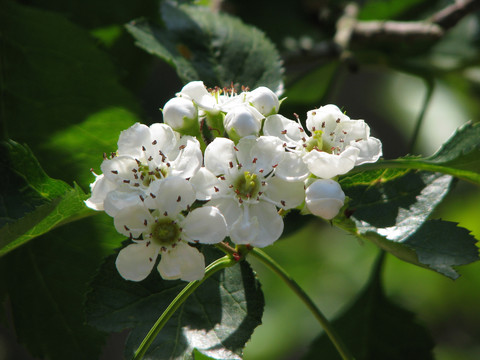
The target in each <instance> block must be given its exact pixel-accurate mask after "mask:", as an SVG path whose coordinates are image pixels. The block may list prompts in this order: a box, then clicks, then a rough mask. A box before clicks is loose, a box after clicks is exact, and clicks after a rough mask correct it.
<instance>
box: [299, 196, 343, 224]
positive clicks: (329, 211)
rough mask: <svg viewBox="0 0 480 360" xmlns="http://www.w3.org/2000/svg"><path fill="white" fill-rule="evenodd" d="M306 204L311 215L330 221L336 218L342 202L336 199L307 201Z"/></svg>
mask: <svg viewBox="0 0 480 360" xmlns="http://www.w3.org/2000/svg"><path fill="white" fill-rule="evenodd" d="M306 204H307V208H308V210H310V212H311V213H312V214H314V215H317V216H320V217H322V218H324V219H326V220H331V219H333V218H334V217H335V216H337V214H338V212H339V211H340V209H341V208H342V206H343V201H340V200H338V199H317V200H311V201H308V202H307V203H306Z"/></svg>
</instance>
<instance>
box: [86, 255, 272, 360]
mask: <svg viewBox="0 0 480 360" xmlns="http://www.w3.org/2000/svg"><path fill="white" fill-rule="evenodd" d="M205 250H208V252H209V253H210V256H207V262H209V261H212V260H214V259H215V258H218V257H220V256H221V253H219V252H218V251H212V250H210V249H205ZM114 261H115V256H112V257H110V258H108V259H107V261H106V263H105V264H104V265H103V266H102V268H101V269H100V271H99V273H98V275H97V277H96V278H95V280H94V281H93V283H92V288H93V291H92V292H91V293H90V294H89V297H88V302H87V316H88V318H89V323H90V324H91V325H93V326H95V327H97V328H99V329H101V330H104V331H109V332H111V331H121V330H124V329H132V332H131V333H130V336H129V338H128V340H127V348H126V358H130V357H131V356H132V355H133V353H134V351H135V350H136V349H137V347H138V346H139V345H140V343H141V341H142V340H143V338H144V337H145V335H146V334H147V332H148V331H149V330H150V328H151V326H152V325H153V324H154V322H155V321H156V320H157V318H158V317H159V316H160V315H161V314H162V312H163V311H164V310H165V309H166V308H167V306H168V305H169V304H170V302H171V301H172V300H173V298H174V297H175V296H176V295H177V294H178V293H179V292H180V291H181V289H183V287H184V286H185V285H186V284H187V283H186V282H183V281H171V280H170V281H169V280H162V279H161V278H160V276H159V275H158V272H157V271H155V270H154V271H153V272H152V274H151V275H150V276H149V277H148V278H147V279H145V280H144V281H142V282H139V283H134V282H130V281H126V280H124V279H123V278H121V277H120V275H119V274H118V272H117V270H116V268H115V264H114ZM263 306H264V299H263V294H262V292H261V290H260V284H259V283H258V282H257V280H256V279H255V275H254V274H253V272H252V270H251V268H250V266H249V265H248V264H247V263H246V262H241V263H240V264H239V265H235V266H234V267H231V268H227V269H225V270H222V271H221V272H219V273H217V274H215V275H213V276H212V277H210V278H209V279H207V280H206V281H205V283H203V284H202V285H201V286H200V287H199V288H198V289H197V290H196V291H195V292H194V293H193V294H192V295H191V296H190V297H189V298H188V299H187V301H186V302H185V303H184V304H183V305H182V306H181V308H180V309H178V310H177V312H176V313H175V314H174V315H173V317H172V318H171V319H170V320H169V321H168V323H167V324H166V326H165V327H164V328H163V329H162V330H161V331H160V333H159V335H158V337H157V338H156V339H155V341H154V342H153V344H152V345H151V347H150V349H149V351H148V352H147V353H146V355H145V359H157V360H159V359H171V360H173V359H179V360H180V359H193V354H192V352H193V350H194V349H195V348H196V349H197V351H199V352H201V353H202V354H205V355H207V356H211V357H213V358H216V359H240V358H241V354H242V349H243V347H244V346H245V343H246V342H247V341H248V340H249V338H250V336H251V334H252V332H253V330H254V329H255V327H257V326H258V325H259V324H260V323H261V317H262V314H263Z"/></svg>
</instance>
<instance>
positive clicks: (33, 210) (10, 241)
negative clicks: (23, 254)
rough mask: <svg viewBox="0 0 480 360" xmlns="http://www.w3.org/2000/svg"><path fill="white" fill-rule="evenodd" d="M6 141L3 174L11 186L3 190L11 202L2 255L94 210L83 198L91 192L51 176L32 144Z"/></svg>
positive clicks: (1, 232) (1, 235)
mask: <svg viewBox="0 0 480 360" xmlns="http://www.w3.org/2000/svg"><path fill="white" fill-rule="evenodd" d="M2 145H4V146H5V147H6V149H7V154H6V156H7V157H6V158H4V159H3V161H2V174H3V181H4V182H5V183H6V184H7V186H8V188H7V189H6V190H7V191H2V194H0V196H1V199H2V203H3V204H5V205H7V206H5V208H4V209H3V211H2V212H3V214H2V218H3V219H4V220H3V221H2V222H3V227H2V228H0V256H3V255H5V254H6V253H8V252H10V251H12V250H13V249H15V248H16V247H18V246H21V245H23V244H24V243H26V242H28V241H30V240H31V239H33V238H35V237H37V236H39V235H42V234H44V233H46V232H48V231H50V230H52V229H53V228H55V227H56V226H59V225H61V224H65V223H68V222H71V221H73V220H78V219H79V218H82V217H84V216H87V215H88V214H91V211H89V210H88V209H87V208H86V206H85V204H84V202H83V201H84V200H85V199H86V198H87V196H86V194H84V193H83V191H82V190H81V189H80V188H79V187H78V186H76V185H75V187H74V188H71V187H70V186H68V185H67V184H66V183H64V182H63V181H60V180H54V179H52V178H49V177H48V175H47V174H46V173H45V172H44V171H43V169H42V168H41V167H40V164H39V163H38V161H37V159H36V158H35V157H34V156H33V154H32V152H31V151H30V150H29V149H28V148H26V147H23V146H22V145H20V144H18V143H16V142H14V141H9V142H5V143H3V144H2ZM10 188H11V189H10ZM4 190H5V188H4Z"/></svg>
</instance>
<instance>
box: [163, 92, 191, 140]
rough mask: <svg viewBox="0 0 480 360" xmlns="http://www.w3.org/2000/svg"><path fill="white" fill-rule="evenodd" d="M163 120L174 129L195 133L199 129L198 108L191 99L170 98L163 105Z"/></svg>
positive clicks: (184, 132)
mask: <svg viewBox="0 0 480 360" xmlns="http://www.w3.org/2000/svg"><path fill="white" fill-rule="evenodd" d="M163 122H164V123H165V124H167V125H169V126H171V127H172V129H174V130H175V131H179V132H181V133H183V134H189V135H195V134H197V133H198V131H199V124H198V109H197V107H196V106H195V104H194V102H193V101H192V100H189V99H186V98H181V97H175V98H172V99H170V100H168V101H167V103H166V104H165V106H164V107H163Z"/></svg>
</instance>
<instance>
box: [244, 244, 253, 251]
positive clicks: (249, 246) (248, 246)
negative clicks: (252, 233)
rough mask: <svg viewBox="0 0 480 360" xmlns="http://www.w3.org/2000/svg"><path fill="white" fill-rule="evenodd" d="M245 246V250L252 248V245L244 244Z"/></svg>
mask: <svg viewBox="0 0 480 360" xmlns="http://www.w3.org/2000/svg"><path fill="white" fill-rule="evenodd" d="M245 247H246V248H247V250H252V249H253V246H252V245H250V244H247V245H245Z"/></svg>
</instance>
